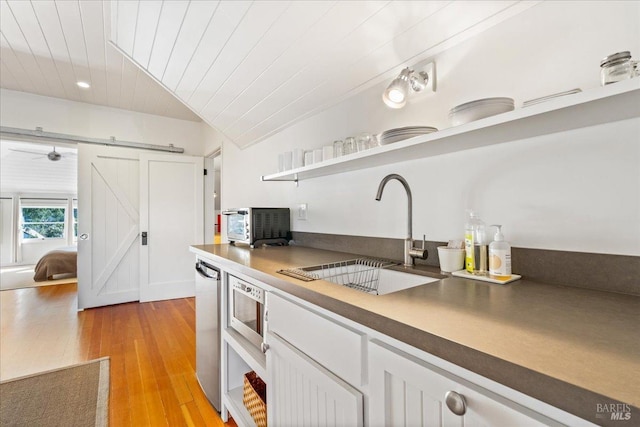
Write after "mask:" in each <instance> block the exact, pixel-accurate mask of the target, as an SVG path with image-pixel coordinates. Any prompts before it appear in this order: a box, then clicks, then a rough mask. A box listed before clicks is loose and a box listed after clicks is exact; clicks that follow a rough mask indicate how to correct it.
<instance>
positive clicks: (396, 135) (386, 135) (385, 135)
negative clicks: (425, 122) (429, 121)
mask: <svg viewBox="0 0 640 427" xmlns="http://www.w3.org/2000/svg"><path fill="white" fill-rule="evenodd" d="M437 131H438V129H436V128H433V127H430V126H406V127H403V128H395V129H389V130H385V131H384V132H382V133H381V134H380V145H385V144H391V143H392V142H398V141H402V140H403V139H409V138H413V137H414V136H418V135H424V134H427V133H431V132H437Z"/></svg>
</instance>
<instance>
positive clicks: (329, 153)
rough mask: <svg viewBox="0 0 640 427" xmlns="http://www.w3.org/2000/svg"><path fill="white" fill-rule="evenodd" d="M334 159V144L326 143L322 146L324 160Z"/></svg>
mask: <svg viewBox="0 0 640 427" xmlns="http://www.w3.org/2000/svg"><path fill="white" fill-rule="evenodd" d="M330 159H333V145H325V146H324V147H322V160H330Z"/></svg>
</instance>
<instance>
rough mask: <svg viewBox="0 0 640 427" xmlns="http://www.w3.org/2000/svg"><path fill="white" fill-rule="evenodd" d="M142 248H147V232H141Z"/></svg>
mask: <svg viewBox="0 0 640 427" xmlns="http://www.w3.org/2000/svg"><path fill="white" fill-rule="evenodd" d="M142 246H147V232H146V231H143V232H142Z"/></svg>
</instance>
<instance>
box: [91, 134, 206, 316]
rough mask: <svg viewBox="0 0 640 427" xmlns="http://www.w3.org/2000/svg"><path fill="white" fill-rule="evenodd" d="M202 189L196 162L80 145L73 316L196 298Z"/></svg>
mask: <svg viewBox="0 0 640 427" xmlns="http://www.w3.org/2000/svg"><path fill="white" fill-rule="evenodd" d="M202 182H203V159H202V157H191V156H183V155H180V154H148V152H145V151H142V150H134V149H128V148H118V147H102V146H95V145H87V144H79V145H78V309H80V310H82V309H85V308H90V307H99V306H104V305H111V304H119V303H123V302H130V301H152V300H159V299H168V298H179V297H185V296H193V295H194V293H195V281H194V277H195V276H194V272H193V256H192V254H191V253H190V252H189V246H190V245H193V244H200V243H202V241H203V206H202V197H203V195H202ZM143 231H144V232H146V233H147V239H146V240H147V241H146V243H147V244H146V245H143V241H142V236H141V232H143Z"/></svg>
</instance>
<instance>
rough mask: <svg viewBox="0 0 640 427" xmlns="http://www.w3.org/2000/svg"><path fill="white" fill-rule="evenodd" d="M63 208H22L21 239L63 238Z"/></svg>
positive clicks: (64, 211) (64, 210)
mask: <svg viewBox="0 0 640 427" xmlns="http://www.w3.org/2000/svg"><path fill="white" fill-rule="evenodd" d="M65 216H66V209H65V208H54V207H29V208H22V238H23V239H62V238H64V220H65Z"/></svg>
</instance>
